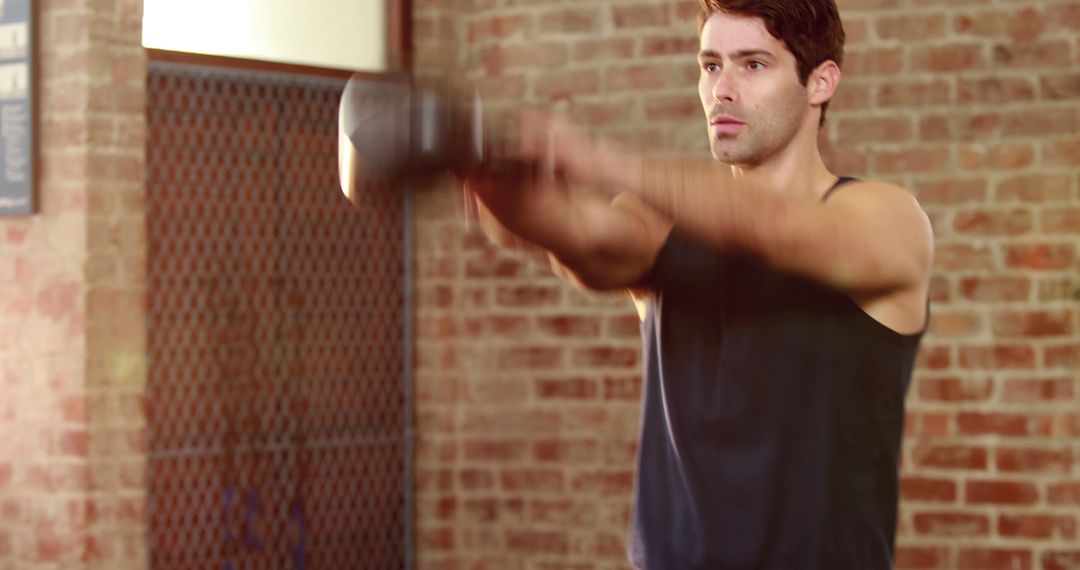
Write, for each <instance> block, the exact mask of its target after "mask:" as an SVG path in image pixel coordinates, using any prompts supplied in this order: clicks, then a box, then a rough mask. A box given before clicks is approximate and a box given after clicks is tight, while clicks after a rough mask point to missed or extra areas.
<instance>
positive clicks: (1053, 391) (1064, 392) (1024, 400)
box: [1001, 378, 1077, 404]
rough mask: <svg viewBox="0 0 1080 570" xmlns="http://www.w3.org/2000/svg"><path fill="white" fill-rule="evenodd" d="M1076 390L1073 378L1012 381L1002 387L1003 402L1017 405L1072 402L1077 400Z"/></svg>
mask: <svg viewBox="0 0 1080 570" xmlns="http://www.w3.org/2000/svg"><path fill="white" fill-rule="evenodd" d="M1076 390H1077V386H1076V382H1075V381H1073V380H1072V379H1071V378H1056V379H1055V378H1051V379H1040V378H1026V379H1010V380H1006V381H1005V384H1004V386H1003V387H1002V393H1001V400H1002V402H1005V403H1017V404H1038V403H1051V402H1071V401H1072V400H1074V399H1075V398H1076Z"/></svg>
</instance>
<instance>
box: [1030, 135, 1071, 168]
mask: <svg viewBox="0 0 1080 570" xmlns="http://www.w3.org/2000/svg"><path fill="white" fill-rule="evenodd" d="M1040 148H1041V150H1042V157H1043V158H1042V164H1043V165H1045V166H1061V167H1065V168H1075V167H1076V165H1077V164H1080V138H1076V139H1056V140H1048V141H1043V142H1042V143H1041V145H1040Z"/></svg>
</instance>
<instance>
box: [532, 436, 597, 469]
mask: <svg viewBox="0 0 1080 570" xmlns="http://www.w3.org/2000/svg"><path fill="white" fill-rule="evenodd" d="M598 450H599V446H598V445H597V443H596V441H593V440H573V439H569V438H563V439H557V440H544V441H538V442H536V443H535V444H533V458H535V459H536V460H537V461H539V462H558V463H564V464H586V463H593V462H595V461H597V460H598V457H599V456H598V453H597V452H598Z"/></svg>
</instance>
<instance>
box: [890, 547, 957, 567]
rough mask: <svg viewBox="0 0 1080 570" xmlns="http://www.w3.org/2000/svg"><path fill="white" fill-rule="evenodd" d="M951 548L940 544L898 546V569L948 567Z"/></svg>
mask: <svg viewBox="0 0 1080 570" xmlns="http://www.w3.org/2000/svg"><path fill="white" fill-rule="evenodd" d="M948 561H949V550H948V549H947V548H943V547H940V546H911V545H905V544H903V543H901V544H898V545H897V546H896V556H895V558H894V563H895V565H896V570H940V569H943V568H946V564H947V563H948Z"/></svg>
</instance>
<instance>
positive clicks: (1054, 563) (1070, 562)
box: [1040, 549, 1080, 570]
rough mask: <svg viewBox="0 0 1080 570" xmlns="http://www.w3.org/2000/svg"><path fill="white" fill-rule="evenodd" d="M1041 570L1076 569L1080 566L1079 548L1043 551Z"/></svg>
mask: <svg viewBox="0 0 1080 570" xmlns="http://www.w3.org/2000/svg"><path fill="white" fill-rule="evenodd" d="M1040 560H1041V563H1042V567H1041V570H1076V569H1077V568H1080V550H1070V551H1064V550H1057V549H1055V550H1053V551H1049V552H1043V553H1042V557H1041V559H1040Z"/></svg>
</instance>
